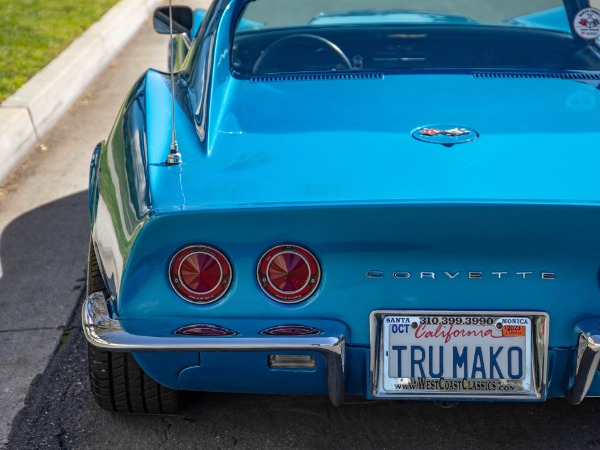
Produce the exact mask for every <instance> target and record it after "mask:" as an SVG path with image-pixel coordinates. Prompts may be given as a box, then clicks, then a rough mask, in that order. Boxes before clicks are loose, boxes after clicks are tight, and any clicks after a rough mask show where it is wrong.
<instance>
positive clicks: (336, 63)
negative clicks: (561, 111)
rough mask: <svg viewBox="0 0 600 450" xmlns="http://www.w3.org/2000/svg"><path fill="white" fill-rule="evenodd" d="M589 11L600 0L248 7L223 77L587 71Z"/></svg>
mask: <svg viewBox="0 0 600 450" xmlns="http://www.w3.org/2000/svg"><path fill="white" fill-rule="evenodd" d="M570 1H571V0H565V2H567V5H568V4H569V3H568V2H570ZM596 8H600V0H591V3H590V7H589V8H582V9H580V10H577V9H576V8H565V4H564V3H563V1H561V0H420V1H418V2H415V1H409V0H301V1H299V0H253V1H250V2H249V3H248V4H247V5H246V6H245V8H244V9H243V10H242V11H241V13H240V15H239V16H238V17H237V18H236V27H235V33H234V41H233V47H232V52H231V54H232V60H231V63H232V70H233V72H234V74H236V75H239V76H242V77H244V76H251V75H260V74H277V73H298V72H331V71H357V70H361V71H406V70H411V69H421V70H423V69H509V70H594V71H596V70H600V56H599V55H600V52H599V50H598V43H599V37H600V9H596ZM571 24H575V25H574V26H573V30H572V27H571Z"/></svg>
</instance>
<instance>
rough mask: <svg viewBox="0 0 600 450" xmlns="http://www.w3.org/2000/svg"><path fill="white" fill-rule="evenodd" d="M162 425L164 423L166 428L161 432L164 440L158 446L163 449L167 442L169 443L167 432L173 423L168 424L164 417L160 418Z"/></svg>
mask: <svg viewBox="0 0 600 450" xmlns="http://www.w3.org/2000/svg"><path fill="white" fill-rule="evenodd" d="M162 423H164V424H165V425H166V426H167V427H166V428H165V430H164V431H163V434H164V436H165V439H164V440H163V441H162V442H161V444H160V446H161V447H164V446H165V445H166V444H167V442H169V431H170V430H171V428H172V427H173V422H169V421H168V420H167V418H166V417H163V418H162Z"/></svg>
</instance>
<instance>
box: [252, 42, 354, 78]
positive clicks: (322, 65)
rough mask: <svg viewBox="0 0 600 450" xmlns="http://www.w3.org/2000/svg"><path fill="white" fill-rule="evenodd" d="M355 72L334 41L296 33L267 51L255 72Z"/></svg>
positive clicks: (271, 45) (256, 66) (259, 59)
mask: <svg viewBox="0 0 600 450" xmlns="http://www.w3.org/2000/svg"><path fill="white" fill-rule="evenodd" d="M311 70H314V71H323V70H352V63H351V62H350V60H349V59H348V57H347V56H346V55H345V54H344V52H343V51H342V50H341V49H340V48H339V47H338V46H337V45H335V44H334V43H333V42H331V41H329V40H327V39H325V38H323V37H321V36H316V35H314V34H292V35H291V36H285V37H282V38H281V39H278V40H276V41H275V42H273V43H272V44H270V45H269V46H267V48H265V49H264V50H263V52H262V54H261V55H260V57H259V58H258V59H257V60H256V63H254V67H253V68H252V73H253V74H257V73H274V72H306V71H311Z"/></svg>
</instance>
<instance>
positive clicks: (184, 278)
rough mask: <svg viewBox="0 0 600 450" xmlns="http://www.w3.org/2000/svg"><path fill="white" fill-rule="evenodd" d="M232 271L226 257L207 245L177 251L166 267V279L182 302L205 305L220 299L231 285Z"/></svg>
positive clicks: (192, 246)
mask: <svg viewBox="0 0 600 450" xmlns="http://www.w3.org/2000/svg"><path fill="white" fill-rule="evenodd" d="M232 278H233V271H232V269H231V264H230V263H229V260H228V259H227V257H226V256H225V255H224V254H223V253H221V252H220V251H219V250H217V249H216V248H213V247H209V246H207V245H191V246H189V247H185V248H183V249H181V250H179V251H178V252H177V253H176V254H175V256H173V259H171V264H170V265H169V279H170V281H171V285H172V286H173V289H175V292H177V293H178V294H179V296H180V297H182V298H183V299H184V300H187V301H189V302H192V303H200V304H206V303H211V302H215V301H217V300H219V299H220V298H221V297H223V295H225V293H226V292H227V290H228V289H229V286H231V280H232Z"/></svg>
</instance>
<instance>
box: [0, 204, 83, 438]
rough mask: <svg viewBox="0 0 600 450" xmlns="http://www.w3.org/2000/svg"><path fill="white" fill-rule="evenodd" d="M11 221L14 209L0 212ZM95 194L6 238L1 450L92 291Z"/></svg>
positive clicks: (49, 207)
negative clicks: (90, 206) (91, 205)
mask: <svg viewBox="0 0 600 450" xmlns="http://www.w3.org/2000/svg"><path fill="white" fill-rule="evenodd" d="M0 206H1V208H0V214H6V216H4V217H9V216H8V215H9V214H11V205H10V204H8V203H3V204H1V205H0ZM88 223H89V219H88V213H87V193H86V192H80V193H77V194H74V195H70V196H68V197H64V198H61V199H60V200H57V201H54V202H51V203H48V204H45V205H43V206H40V207H37V208H35V209H32V210H30V211H29V212H27V213H25V214H22V215H20V216H18V217H16V218H15V219H13V220H11V221H10V222H9V223H8V224H7V225H6V226H4V228H3V229H2V230H1V236H0V264H1V275H0V405H1V407H0V448H1V446H2V444H3V442H4V440H5V438H6V437H7V435H8V432H9V426H10V423H11V421H12V419H13V417H14V416H15V415H16V414H17V412H18V410H19V409H20V408H21V406H22V405H23V401H24V399H25V396H26V395H27V392H28V390H29V389H30V383H31V381H32V379H33V378H34V377H35V376H36V375H38V374H41V373H43V372H44V369H45V368H46V365H47V362H48V361H49V360H50V358H52V356H53V354H54V352H55V351H56V349H57V347H58V345H59V343H60V340H61V336H63V334H64V333H65V332H67V331H68V324H69V323H70V321H71V317H72V315H73V312H74V311H75V308H76V306H77V303H78V301H79V299H80V297H81V294H82V290H83V288H84V284H85V267H86V261H87V248H88V235H89V225H88Z"/></svg>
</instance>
